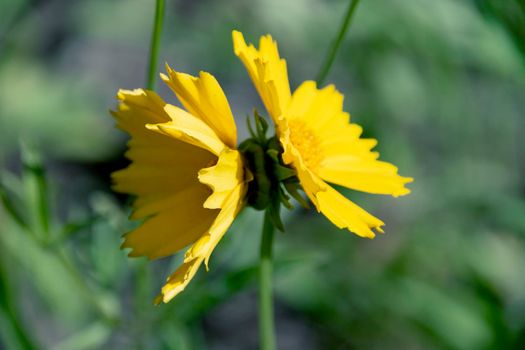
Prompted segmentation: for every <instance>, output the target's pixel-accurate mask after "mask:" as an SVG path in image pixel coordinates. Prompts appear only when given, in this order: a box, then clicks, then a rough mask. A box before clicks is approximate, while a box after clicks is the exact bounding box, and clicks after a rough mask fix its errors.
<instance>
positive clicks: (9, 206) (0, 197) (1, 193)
mask: <svg viewBox="0 0 525 350" xmlns="http://www.w3.org/2000/svg"><path fill="white" fill-rule="evenodd" d="M0 201H1V202H2V204H3V206H4V209H5V211H6V213H8V214H9V215H10V216H11V218H12V219H13V221H14V222H16V223H17V224H18V225H19V226H20V227H22V228H24V229H26V230H29V226H28V225H27V223H26V222H25V221H24V219H23V218H22V216H21V215H20V214H19V213H18V211H17V210H16V208H15V205H14V204H13V202H12V201H11V199H10V198H9V196H8V195H7V192H6V191H5V190H4V188H3V186H2V185H1V184H0Z"/></svg>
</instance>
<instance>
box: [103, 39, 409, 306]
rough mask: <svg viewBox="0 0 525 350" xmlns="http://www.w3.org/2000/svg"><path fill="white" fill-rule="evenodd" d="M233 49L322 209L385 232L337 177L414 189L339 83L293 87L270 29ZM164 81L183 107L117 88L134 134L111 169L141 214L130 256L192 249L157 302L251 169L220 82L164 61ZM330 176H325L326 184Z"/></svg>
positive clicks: (201, 250) (198, 252)
mask: <svg viewBox="0 0 525 350" xmlns="http://www.w3.org/2000/svg"><path fill="white" fill-rule="evenodd" d="M233 44H234V51H235V54H236V55H237V56H238V57H239V58H240V59H241V61H242V62H243V64H244V66H245V67H246V69H247V70H248V73H249V75H250V78H251V80H252V81H253V84H254V85H255V88H256V89H257V92H258V93H259V95H260V97H261V99H262V101H263V103H264V106H265V107H266V110H267V111H268V114H269V115H270V117H271V118H272V120H273V122H274V124H275V127H276V128H275V129H276V133H277V137H278V139H279V140H280V143H281V146H282V149H283V153H282V161H283V162H284V163H285V164H287V165H288V166H289V167H290V168H292V169H294V170H295V171H296V172H297V178H298V179H299V182H300V184H301V186H302V188H303V190H304V192H305V193H306V195H307V196H308V198H309V199H310V200H311V201H312V203H313V204H314V205H315V207H316V208H317V210H318V211H319V212H321V213H323V214H324V215H325V216H326V217H327V218H328V219H329V220H330V221H332V222H333V223H334V224H335V225H336V226H338V227H339V228H346V229H348V230H350V231H352V232H354V233H356V234H357V235H359V236H362V237H369V238H372V237H374V232H373V230H377V231H379V232H383V231H382V229H381V226H383V225H384V223H383V222H382V221H381V220H379V219H377V218H375V217H374V216H372V215H370V214H369V213H367V212H366V211H365V210H363V209H361V208H360V207H359V206H357V205H356V204H354V203H352V202H351V201H350V200H348V199H346V198H345V197H344V196H342V195H341V194H340V193H339V192H337V191H336V190H335V189H334V188H333V187H331V186H330V185H328V184H327V182H331V183H334V184H337V185H341V186H345V187H348V188H351V189H355V190H360V191H365V192H370V193H378V194H391V195H393V196H400V195H405V194H407V193H409V190H408V189H407V188H405V184H406V183H408V182H411V181H412V179H411V178H407V177H401V176H399V175H398V174H397V168H396V167H395V166H394V165H392V164H390V163H386V162H382V161H379V160H377V158H378V156H379V154H378V153H377V152H372V151H371V150H372V148H373V147H374V146H375V145H376V143H377V142H376V140H373V139H362V138H360V135H361V132H362V129H361V127H360V126H358V125H356V124H350V121H349V120H350V116H349V114H348V113H346V112H344V111H343V95H342V94H341V93H339V92H338V91H337V90H336V89H335V87H334V86H333V85H330V86H327V87H325V88H323V89H318V88H317V87H316V84H315V82H313V81H306V82H304V83H302V84H301V85H300V86H299V87H298V88H297V90H296V91H295V92H294V93H293V94H292V93H291V91H290V85H289V82H288V73H287V68H286V61H285V60H284V59H282V58H281V57H280V56H279V52H278V49H277V44H276V43H275V42H274V41H273V39H272V37H271V36H269V35H266V36H263V37H261V39H260V43H259V48H258V49H257V48H255V47H254V46H253V45H251V44H250V45H246V42H245V40H244V37H243V35H242V33H240V32H238V31H234V32H233ZM167 70H168V75H164V74H161V77H162V80H164V82H166V84H167V85H168V86H169V87H170V88H171V89H172V90H173V91H174V92H175V94H176V95H177V97H178V99H179V100H180V102H181V103H182V105H183V106H184V108H185V109H186V110H184V109H181V108H179V107H176V106H174V105H171V104H168V103H166V102H164V101H163V100H162V99H161V98H160V97H159V96H158V95H157V94H156V93H155V92H153V91H147V90H143V89H137V90H133V91H128V90H120V91H119V92H118V99H119V101H120V103H119V106H118V110H117V111H116V112H113V115H114V116H115V118H116V120H117V123H118V127H119V128H121V129H122V130H124V131H126V132H128V133H129V134H130V135H131V140H130V142H129V150H128V151H127V153H126V156H127V157H128V158H129V159H130V160H132V164H131V165H130V166H129V167H127V168H126V169H124V170H121V171H118V172H115V173H114V174H113V179H114V182H115V187H114V188H115V190H117V191H120V192H125V193H130V194H133V195H135V196H136V200H135V202H134V203H133V214H132V216H131V218H132V219H145V221H144V222H143V224H142V225H141V226H140V227H138V228H137V229H136V230H134V231H132V232H130V233H128V234H127V235H126V236H125V242H124V244H123V247H129V248H132V251H131V253H130V256H147V257H148V258H150V259H155V258H160V257H164V256H167V255H171V254H174V253H175V252H177V251H179V250H181V249H183V248H184V247H186V246H190V248H189V249H188V250H187V252H186V254H185V257H184V262H183V263H182V265H181V266H180V267H179V268H178V269H177V271H175V272H174V273H173V274H172V275H171V276H170V277H169V278H168V280H167V283H166V284H165V286H164V287H163V288H162V291H161V293H160V295H159V296H158V297H157V300H156V301H157V302H161V301H164V302H168V301H169V300H171V299H172V298H173V297H174V296H176V295H177V294H178V293H180V292H181V291H182V290H184V288H185V287H186V286H187V285H188V283H189V282H190V281H191V279H192V278H193V276H195V273H196V272H197V270H198V269H199V267H200V265H201V264H202V263H203V262H204V263H205V264H206V267H207V265H208V260H209V258H210V255H211V253H212V251H213V249H214V248H215V246H216V245H217V243H218V242H219V241H220V239H221V238H222V236H223V235H224V234H225V233H226V231H227V230H228V228H229V227H230V226H231V224H232V222H233V220H234V219H235V217H236V216H237V214H238V213H239V211H240V210H241V209H242V208H243V207H244V206H245V204H246V193H247V188H248V182H249V181H250V179H251V176H250V174H249V170H247V168H246V166H245V164H244V163H243V157H242V155H241V154H240V152H239V151H238V150H237V149H236V145H237V130H236V126H235V121H234V118H233V115H232V112H231V110H230V106H229V104H228V100H227V99H226V96H225V95H224V92H223V91H222V89H221V87H220V86H219V84H218V82H217V80H216V79H215V78H214V77H213V76H212V75H211V74H209V73H205V72H201V73H200V75H199V77H193V76H191V75H188V74H184V73H179V72H176V71H174V70H172V69H171V68H169V67H167ZM325 181H326V182H325Z"/></svg>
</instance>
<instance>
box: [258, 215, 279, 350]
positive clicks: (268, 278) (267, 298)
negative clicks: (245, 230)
mask: <svg viewBox="0 0 525 350" xmlns="http://www.w3.org/2000/svg"><path fill="white" fill-rule="evenodd" d="M274 230H275V228H274V226H273V224H272V222H271V215H270V213H269V211H268V210H266V213H265V214H264V224H263V230H262V238H261V261H260V266H259V339H260V345H261V350H274V349H275V348H276V343H275V327H274V320H273V290H272V244H273V234H274Z"/></svg>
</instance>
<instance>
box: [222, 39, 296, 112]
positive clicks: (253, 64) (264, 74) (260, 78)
mask: <svg viewBox="0 0 525 350" xmlns="http://www.w3.org/2000/svg"><path fill="white" fill-rule="evenodd" d="M232 37H233V47H234V52H235V55H237V56H238V57H239V58H240V59H241V61H242V63H243V64H244V66H245V67H246V70H247V71H248V74H249V75H250V78H251V80H252V82H253V84H254V85H255V88H256V89H257V92H258V93H259V96H260V97H261V99H262V101H263V103H264V106H265V107H266V110H267V111H268V113H269V114H270V116H271V117H272V118H273V119H274V121H276V120H277V118H278V117H279V116H280V115H281V114H282V112H283V111H284V109H285V108H286V106H287V105H288V103H289V101H290V97H291V93H290V83H289V81H288V70H287V68H286V61H285V60H284V59H282V58H280V56H279V50H278V49H277V43H276V42H275V41H274V40H273V39H272V37H271V36H270V35H265V36H262V37H261V39H260V41H259V49H256V48H255V47H254V46H253V45H252V44H250V45H246V42H245V40H244V36H243V34H242V33H241V32H238V31H236V30H234V31H233V32H232Z"/></svg>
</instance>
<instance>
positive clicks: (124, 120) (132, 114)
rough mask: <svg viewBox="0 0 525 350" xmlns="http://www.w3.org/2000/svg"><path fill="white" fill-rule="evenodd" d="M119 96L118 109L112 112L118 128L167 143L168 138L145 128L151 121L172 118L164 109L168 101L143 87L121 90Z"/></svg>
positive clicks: (156, 121)
mask: <svg viewBox="0 0 525 350" xmlns="http://www.w3.org/2000/svg"><path fill="white" fill-rule="evenodd" d="M117 98H118V100H119V105H118V109H117V111H112V112H111V114H112V115H113V116H114V117H115V119H116V120H117V127H118V128H120V129H122V130H123V131H125V132H127V133H129V134H130V135H131V137H132V138H140V139H144V140H147V141H151V142H152V143H153V144H163V143H165V141H166V138H163V137H158V136H156V135H154V134H153V133H151V132H149V131H148V130H146V128H145V125H146V124H149V123H165V122H167V121H169V120H170V117H169V116H168V115H167V113H166V112H165V111H164V106H165V105H166V103H165V102H164V101H163V100H162V99H161V98H160V97H159V96H158V95H157V94H156V93H155V92H153V91H148V90H142V89H136V90H132V91H130V90H119V92H118V94H117ZM168 142H169V141H168Z"/></svg>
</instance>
